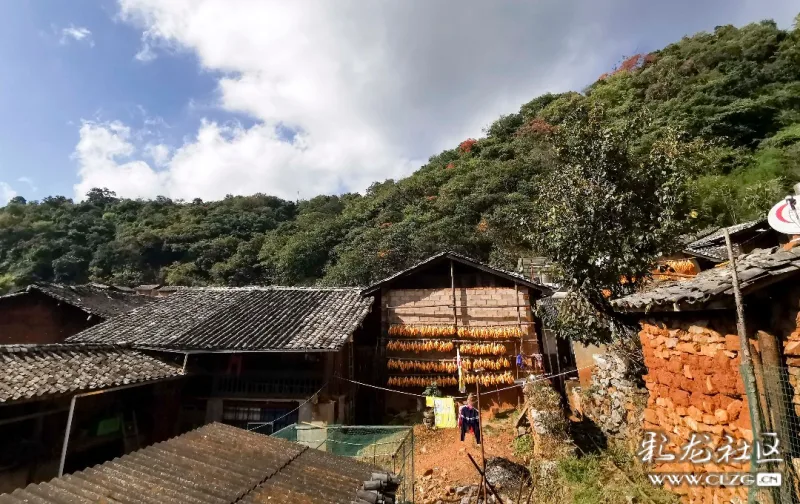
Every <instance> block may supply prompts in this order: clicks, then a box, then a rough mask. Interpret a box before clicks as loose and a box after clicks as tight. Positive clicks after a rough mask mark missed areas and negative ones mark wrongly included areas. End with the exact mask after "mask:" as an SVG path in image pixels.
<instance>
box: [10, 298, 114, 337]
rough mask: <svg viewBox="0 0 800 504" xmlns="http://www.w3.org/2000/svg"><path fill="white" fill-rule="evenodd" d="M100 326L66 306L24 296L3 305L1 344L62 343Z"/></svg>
mask: <svg viewBox="0 0 800 504" xmlns="http://www.w3.org/2000/svg"><path fill="white" fill-rule="evenodd" d="M100 322H101V320H100V318H99V317H96V316H94V317H91V319H89V316H88V315H87V314H86V313H85V312H83V311H81V310H79V309H77V308H75V307H74V306H70V305H67V304H66V303H62V304H61V305H58V304H57V302H56V301H55V300H52V299H49V298H44V297H40V296H36V295H31V294H23V295H20V296H15V297H10V298H6V299H4V300H2V302H0V344H4V345H7V344H12V343H20V344H22V343H29V344H33V343H39V344H43V343H61V342H62V341H64V339H65V338H67V337H69V336H72V335H73V334H77V333H78V332H80V331H82V330H84V329H86V328H88V327H91V326H93V325H95V324H98V323H100Z"/></svg>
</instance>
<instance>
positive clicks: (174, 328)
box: [67, 287, 372, 351]
mask: <svg viewBox="0 0 800 504" xmlns="http://www.w3.org/2000/svg"><path fill="white" fill-rule="evenodd" d="M371 306H372V299H371V298H363V297H361V295H360V294H359V291H358V289H353V288H329V289H322V288H320V289H317V288H302V287H230V288H224V287H205V288H186V289H179V290H178V291H176V292H175V293H174V294H171V295H170V296H168V297H165V298H162V300H160V301H159V302H157V303H153V304H150V305H148V306H146V307H143V308H141V309H139V310H134V311H132V312H130V313H126V314H124V315H121V316H119V317H115V318H113V319H111V320H109V321H106V322H104V323H102V324H98V325H96V326H94V327H91V328H89V329H86V330H85V331H82V332H80V333H78V334H75V335H73V336H71V337H69V338H67V341H70V342H86V343H109V344H125V345H131V346H135V347H140V348H162V349H178V350H205V351H214V350H240V351H247V350H250V351H293V350H294V351H303V350H319V351H326V350H337V349H339V348H341V347H342V345H344V344H345V343H346V342H347V339H348V338H349V337H350V335H351V334H352V333H353V331H354V330H355V329H356V328H357V327H358V326H359V325H360V324H361V322H362V321H363V320H364V318H365V317H366V316H367V313H369V310H370V308H371Z"/></svg>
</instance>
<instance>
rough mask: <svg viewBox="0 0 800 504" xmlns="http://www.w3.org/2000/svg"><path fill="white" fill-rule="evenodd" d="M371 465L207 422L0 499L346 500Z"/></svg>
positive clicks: (226, 503) (11, 503) (217, 503)
mask: <svg viewBox="0 0 800 504" xmlns="http://www.w3.org/2000/svg"><path fill="white" fill-rule="evenodd" d="M373 471H375V469H374V468H372V466H369V465H367V464H363V463H361V462H357V461H355V460H352V459H347V458H343V457H339V456H336V455H331V454H329V453H325V452H321V451H317V450H315V449H313V448H308V447H306V446H303V445H300V444H296V443H292V442H290V441H286V440H283V439H278V438H274V437H269V436H265V435H263V434H257V433H254V432H248V431H246V430H243V429H238V428H236V427H231V426H228V425H223V424H220V423H213V424H209V425H205V426H203V427H201V428H199V429H197V430H194V431H191V432H187V433H186V434H183V435H181V436H178V437H175V438H172V439H170V440H168V441H164V442H162V443H158V444H155V445H152V446H148V447H146V448H143V449H141V450H138V451H135V452H133V453H130V454H128V455H124V456H122V457H120V458H117V459H114V460H112V461H110V462H106V463H105V464H101V465H97V466H94V467H92V468H89V469H86V470H84V471H80V472H77V473H75V474H71V475H67V476H62V477H60V478H55V479H53V480H50V481H49V482H46V483H39V484H35V485H28V486H27V487H25V488H24V489H18V490H15V491H13V492H11V493H10V494H4V495H0V504H19V503H20V502H35V503H37V504H62V503H66V502H87V503H88V502H109V503H111V502H118V503H124V504H129V503H130V504H162V503H163V504H171V503H181V504H187V503H188V504H233V503H234V502H242V503H251V504H255V503H262V502H276V503H281V502H287V503H288V502H291V503H308V504H335V503H343V504H349V503H350V502H351V501H355V500H356V498H355V497H356V492H357V490H358V489H359V487H360V486H361V485H362V484H363V482H364V481H365V480H369V479H370V476H371V474H372V472H373Z"/></svg>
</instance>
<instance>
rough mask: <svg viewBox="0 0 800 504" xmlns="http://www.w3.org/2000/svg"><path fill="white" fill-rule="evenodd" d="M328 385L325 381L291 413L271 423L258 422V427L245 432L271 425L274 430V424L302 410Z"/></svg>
mask: <svg viewBox="0 0 800 504" xmlns="http://www.w3.org/2000/svg"><path fill="white" fill-rule="evenodd" d="M328 383H330V381H326V382H325V385H323V386H321V387H320V388H319V390H317V391H316V392H314V393H313V394H312V395H311V397H309V398H308V399H306V400H305V401H304V402H302V403H300V404H299V405H298V406H297V407H296V408H295V409H293V410H292V411H290V412H289V413H286V414H285V415H283V416H280V417H278V418H275V419H274V420H272V421H269V422H259V424H258V425H256V426H255V427H253V428H252V429H247V430H248V431H251V430H255V429H260V428H261V427H263V426H265V425H272V426H273V428H274V427H275V422H278V421H279V420H283V419H284V418H286V417H287V416H289V415H291V414H292V413H294V412H295V411H297V410H299V409H300V408H302V407H303V406H305V405H306V404H308V403H309V402H310V401H311V400H312V399H313V398H314V397H316V396H317V395H319V393H320V392H322V390H323V389H324V388H325V387H327V386H328Z"/></svg>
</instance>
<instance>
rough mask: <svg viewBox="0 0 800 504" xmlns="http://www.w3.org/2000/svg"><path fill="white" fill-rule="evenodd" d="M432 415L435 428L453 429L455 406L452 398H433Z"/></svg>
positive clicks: (454, 425)
mask: <svg viewBox="0 0 800 504" xmlns="http://www.w3.org/2000/svg"><path fill="white" fill-rule="evenodd" d="M433 413H434V415H435V419H436V420H435V422H436V424H435V425H436V427H437V428H439V429H455V427H456V405H455V402H454V401H453V398H452V397H435V398H434V399H433Z"/></svg>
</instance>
